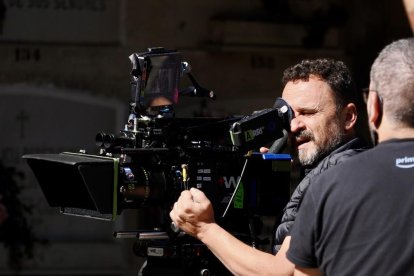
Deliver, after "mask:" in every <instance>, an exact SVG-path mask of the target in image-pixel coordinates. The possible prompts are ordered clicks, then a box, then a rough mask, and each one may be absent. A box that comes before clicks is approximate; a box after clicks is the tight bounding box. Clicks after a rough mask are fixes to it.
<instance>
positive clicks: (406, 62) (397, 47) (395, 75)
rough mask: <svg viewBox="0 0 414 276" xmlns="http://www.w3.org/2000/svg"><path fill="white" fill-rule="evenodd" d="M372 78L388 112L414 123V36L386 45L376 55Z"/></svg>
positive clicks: (398, 119) (398, 120)
mask: <svg viewBox="0 0 414 276" xmlns="http://www.w3.org/2000/svg"><path fill="white" fill-rule="evenodd" d="M370 78H371V87H370V88H371V89H373V90H376V91H377V93H378V94H379V95H380V96H381V97H382V98H383V100H384V102H383V105H384V106H383V109H384V112H386V113H387V116H389V118H390V119H392V120H393V121H394V122H395V123H397V124H399V125H405V126H409V127H414V38H406V39H400V40H397V41H394V42H393V43H391V44H389V45H388V46H386V47H385V48H384V49H383V50H382V51H381V52H380V54H379V55H378V57H377V58H376V59H375V61H374V64H373V65H372V67H371V74H370Z"/></svg>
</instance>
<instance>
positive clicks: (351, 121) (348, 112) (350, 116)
mask: <svg viewBox="0 0 414 276" xmlns="http://www.w3.org/2000/svg"><path fill="white" fill-rule="evenodd" d="M342 112H343V116H344V117H343V118H344V119H345V130H346V131H349V130H352V128H353V127H354V126H355V124H356V120H357V117H358V112H357V108H356V106H355V104H354V103H349V104H347V105H346V106H345V107H344V109H343V111H342Z"/></svg>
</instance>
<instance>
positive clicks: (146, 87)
mask: <svg viewBox="0 0 414 276" xmlns="http://www.w3.org/2000/svg"><path fill="white" fill-rule="evenodd" d="M130 60H131V63H132V71H131V101H130V103H129V109H130V114H129V116H128V118H127V122H126V123H125V127H124V129H122V130H120V132H119V133H118V134H111V133H103V132H98V134H97V135H96V137H95V142H96V145H97V151H98V152H97V153H96V154H87V153H84V152H62V153H60V154H30V155H25V156H23V158H25V159H26V160H27V162H28V164H29V166H30V167H31V169H32V171H33V172H34V174H35V176H36V178H37V180H38V182H39V184H40V187H41V189H42V192H43V193H44V195H45V198H46V200H47V201H48V204H49V205H50V206H51V207H59V208H60V209H61V212H62V213H63V214H69V215H77V216H83V217H89V218H95V219H104V220H109V221H113V220H115V219H116V218H117V216H119V215H121V213H122V211H123V210H125V209H145V210H148V213H150V214H151V216H148V217H147V218H146V219H147V220H148V221H146V223H145V225H147V226H148V227H147V229H143V230H140V231H137V232H133V233H131V232H122V231H121V232H118V233H116V234H115V236H116V237H133V238H135V239H137V241H138V242H137V248H136V250H135V252H136V254H137V255H143V256H144V257H146V258H147V259H148V260H150V263H152V264H153V265H152V266H151V268H147V271H149V270H154V263H158V261H159V259H163V260H165V261H166V262H169V261H167V260H170V259H176V258H180V260H188V259H189V258H190V259H191V260H193V262H192V265H189V264H188V263H187V262H184V263H183V264H182V266H183V267H184V268H182V269H183V271H187V272H188V271H189V270H191V271H192V270H194V269H195V270H197V271H198V272H197V273H199V271H201V268H200V266H201V263H200V260H201V259H200V258H201V257H203V256H208V255H209V254H210V255H211V253H206V252H208V250H207V249H206V248H204V247H203V246H202V245H201V244H200V243H199V242H197V241H194V240H192V239H191V237H188V236H187V237H182V236H181V237H177V234H174V233H172V232H171V228H170V223H171V220H170V219H169V215H168V214H169V211H170V210H171V208H172V205H173V204H174V202H175V201H176V200H177V199H178V197H179V195H180V193H181V192H182V191H183V190H186V189H189V188H191V187H195V188H198V189H200V190H202V191H203V192H204V193H205V194H206V195H207V197H208V198H209V199H210V201H211V202H212V204H213V208H214V212H215V214H216V220H217V222H218V223H219V224H221V225H222V226H223V227H224V228H225V229H227V230H228V231H230V232H232V233H234V234H235V235H236V236H238V237H239V238H241V239H242V240H245V241H246V242H254V241H255V240H256V239H257V236H256V234H257V233H256V232H255V231H253V230H252V229H254V228H255V227H254V225H252V224H255V222H254V221H255V219H256V217H257V216H261V215H272V216H274V215H278V214H280V213H281V212H282V210H283V208H284V206H285V205H286V203H287V202H288V200H289V197H290V185H289V180H290V164H291V158H290V156H289V155H286V154H260V153H257V152H253V150H254V149H258V148H259V147H260V146H261V145H264V144H265V143H269V142H271V141H273V140H276V139H278V138H280V137H282V136H284V135H285V133H286V131H285V129H288V126H289V123H290V119H291V116H292V115H291V114H292V112H291V109H290V107H289V106H288V105H287V104H286V103H285V102H284V101H283V100H281V99H278V100H277V101H276V102H277V104H275V107H273V108H272V109H267V110H264V111H261V112H257V113H255V114H253V115H251V116H229V117H225V118H216V117H207V118H206V117H203V118H176V117H175V114H174V105H175V104H176V103H177V101H178V97H179V96H180V95H181V96H184V95H186V96H198V97H209V98H212V99H213V98H215V95H214V93H213V92H212V91H209V90H207V89H204V88H202V87H201V86H200V85H199V84H198V83H197V82H196V80H195V78H194V76H192V75H191V73H190V69H189V65H188V63H186V62H182V60H181V53H179V52H177V51H170V50H165V49H163V48H151V49H149V50H148V51H147V52H143V53H134V54H132V55H131V56H130ZM184 74H187V75H188V76H189V77H190V80H191V81H192V83H193V86H192V87H189V88H187V89H184V90H180V88H179V80H180V78H181V77H182V76H183V75H184ZM252 129H262V133H263V134H265V135H261V134H262V133H258V132H257V131H256V132H252ZM252 134H254V135H253V136H252ZM62 176H64V177H62ZM57 180H58V181H57ZM252 226H253V227H252ZM143 248H144V249H143ZM160 252H161V253H160ZM197 252H198V253H197ZM200 252H201V253H200ZM203 252H204V253H203ZM200 254H201V255H200ZM203 254H204V255H203ZM196 259H197V261H195V260H196ZM173 262H174V261H173ZM208 262H210V269H211V262H214V261H212V259H211V258H210V257H209V261H208ZM208 262H207V263H208ZM186 263H187V264H186ZM202 263H204V266H205V262H202ZM217 263H218V262H217ZM207 266H208V265H207ZM180 269H181V268H180ZM187 272H185V273H184V274H185V275H190V274H189V273H187ZM154 273H155V274H154V275H156V273H158V272H154ZM150 274H151V273H150V272H147V274H146V275H150ZM191 275H192V274H191ZM194 275H195V274H194ZM197 275H199V274H197Z"/></svg>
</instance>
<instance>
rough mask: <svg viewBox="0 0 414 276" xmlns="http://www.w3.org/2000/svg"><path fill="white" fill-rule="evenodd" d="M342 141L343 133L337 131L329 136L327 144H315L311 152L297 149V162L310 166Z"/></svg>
mask: <svg viewBox="0 0 414 276" xmlns="http://www.w3.org/2000/svg"><path fill="white" fill-rule="evenodd" d="M312 138H313V137H312ZM312 141H314V140H312ZM343 141H344V135H343V134H342V133H339V134H338V133H337V134H335V135H334V136H333V137H331V139H330V140H329V143H328V144H315V146H316V147H315V149H314V150H313V151H312V152H309V151H307V152H301V151H299V152H298V159H299V163H300V164H301V165H302V166H312V165H314V164H316V162H318V161H320V160H322V159H323V158H324V157H325V156H328V155H329V154H330V153H331V152H332V151H334V150H335V149H336V148H337V147H338V145H340V144H341V143H342V142H343Z"/></svg>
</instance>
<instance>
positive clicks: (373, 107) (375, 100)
mask: <svg viewBox="0 0 414 276" xmlns="http://www.w3.org/2000/svg"><path fill="white" fill-rule="evenodd" d="M367 112H368V122H369V124H370V125H371V127H372V128H373V129H377V128H378V127H379V125H380V124H381V118H382V106H381V101H380V99H379V97H378V94H377V93H369V95H368V102H367Z"/></svg>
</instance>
